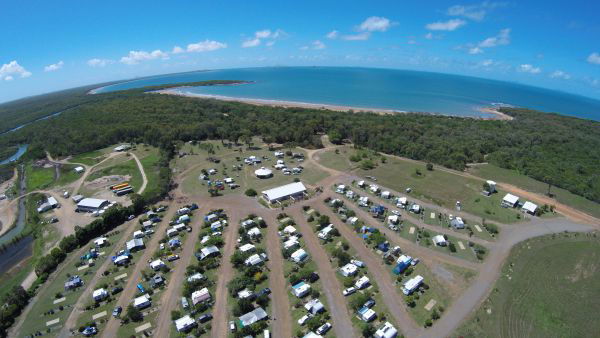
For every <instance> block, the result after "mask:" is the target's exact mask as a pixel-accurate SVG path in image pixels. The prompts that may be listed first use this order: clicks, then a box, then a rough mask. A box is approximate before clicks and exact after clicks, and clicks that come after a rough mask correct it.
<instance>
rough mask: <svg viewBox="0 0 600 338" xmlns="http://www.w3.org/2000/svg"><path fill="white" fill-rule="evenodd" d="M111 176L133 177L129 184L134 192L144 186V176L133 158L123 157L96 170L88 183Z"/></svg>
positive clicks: (110, 161) (88, 178)
mask: <svg viewBox="0 0 600 338" xmlns="http://www.w3.org/2000/svg"><path fill="white" fill-rule="evenodd" d="M110 175H122V176H129V177H131V178H130V180H129V184H130V185H131V186H132V187H133V189H134V191H137V189H139V188H140V187H141V186H142V174H141V173H140V170H139V169H138V166H137V164H136V162H135V160H134V159H133V157H122V158H118V159H111V160H109V161H107V162H105V163H103V164H102V166H101V168H97V169H95V170H94V171H93V172H92V173H91V174H90V175H89V176H88V177H87V178H86V181H87V182H91V181H93V180H95V179H97V178H100V177H104V176H110Z"/></svg>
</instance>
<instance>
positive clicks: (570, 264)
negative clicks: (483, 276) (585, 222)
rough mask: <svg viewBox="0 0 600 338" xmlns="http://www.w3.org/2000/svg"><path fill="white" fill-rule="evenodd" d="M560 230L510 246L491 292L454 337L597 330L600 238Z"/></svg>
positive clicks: (564, 334)
mask: <svg viewBox="0 0 600 338" xmlns="http://www.w3.org/2000/svg"><path fill="white" fill-rule="evenodd" d="M595 236H596V235H595V234H564V233H563V234H559V235H551V236H544V237H538V238H534V239H531V240H529V241H526V242H523V243H520V244H518V245H517V246H515V247H514V248H513V250H512V251H511V254H510V256H509V258H508V259H507V261H506V263H505V265H504V267H503V269H502V273H501V277H500V279H499V280H498V281H497V282H496V286H495V288H494V292H492V294H491V296H490V297H489V298H488V299H487V300H486V301H485V302H484V303H483V305H482V307H481V308H480V309H479V310H478V311H477V312H476V313H475V314H474V316H473V318H471V319H470V320H469V321H468V322H467V323H465V324H464V325H463V326H462V327H461V328H460V329H458V330H457V332H455V334H454V336H464V337H482V336H485V337H593V336H596V337H597V336H598V332H600V321H598V318H597V313H598V311H599V310H600V303H599V302H598V292H599V290H600V268H599V267H600V266H599V264H600V263H598V262H599V260H598V259H599V258H600V242H599V241H598V238H597V237H595Z"/></svg>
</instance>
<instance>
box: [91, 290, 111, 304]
mask: <svg viewBox="0 0 600 338" xmlns="http://www.w3.org/2000/svg"><path fill="white" fill-rule="evenodd" d="M107 297H108V291H106V290H105V289H98V290H94V292H92V298H93V299H94V300H95V301H96V302H101V301H103V300H104V299H106V298H107Z"/></svg>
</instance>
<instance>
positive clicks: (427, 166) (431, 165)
mask: <svg viewBox="0 0 600 338" xmlns="http://www.w3.org/2000/svg"><path fill="white" fill-rule="evenodd" d="M425 168H427V170H429V171H432V170H433V164H432V163H427V164H426V165H425Z"/></svg>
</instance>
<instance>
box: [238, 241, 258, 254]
mask: <svg viewBox="0 0 600 338" xmlns="http://www.w3.org/2000/svg"><path fill="white" fill-rule="evenodd" d="M239 250H240V251H241V252H244V253H246V252H252V251H255V250H256V246H255V245H254V244H250V243H247V244H244V245H242V246H240V248H239Z"/></svg>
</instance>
